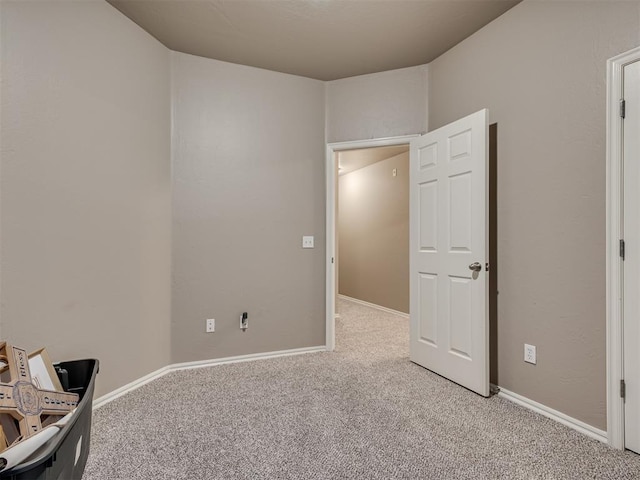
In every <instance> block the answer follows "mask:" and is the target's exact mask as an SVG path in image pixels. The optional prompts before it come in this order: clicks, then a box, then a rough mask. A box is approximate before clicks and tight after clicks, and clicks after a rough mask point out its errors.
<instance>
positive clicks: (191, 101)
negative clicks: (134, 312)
mask: <svg viewBox="0 0 640 480" xmlns="http://www.w3.org/2000/svg"><path fill="white" fill-rule="evenodd" d="M171 59H172V85H173V87H172V88H173V124H174V132H173V175H174V179H173V192H174V203H173V235H174V242H173V305H172V306H173V314H172V329H171V337H172V349H171V351H172V361H173V362H184V361H191V360H201V359H210V358H219V357H225V356H229V355H242V354H247V353H256V352H269V351H277V350H283V349H291V348H299V347H309V346H319V345H324V344H325V288H324V283H325V279H324V276H325V261H324V259H325V238H324V236H325V208H324V203H325V202H324V196H325V183H324V163H325V158H324V155H325V145H324V108H325V107H324V101H325V100H324V95H325V92H324V83H323V82H320V81H317V80H310V79H306V78H302V77H296V76H292V75H286V74H281V73H275V72H269V71H267V70H260V69H256V68H251V67H244V66H239V65H233V64H229V63H224V62H219V61H215V60H209V59H204V58H199V57H194V56H190V55H185V54H181V53H172V54H171ZM303 235H314V236H315V248H314V249H304V250H303V249H302V236H303ZM243 311H247V312H248V313H249V329H248V330H247V331H246V332H244V333H243V332H242V331H241V330H240V328H239V315H240V314H241V313H242V312H243ZM206 318H215V319H216V329H217V330H216V332H215V333H212V334H207V333H204V326H205V319H206Z"/></svg>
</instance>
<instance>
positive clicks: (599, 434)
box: [498, 387, 609, 443]
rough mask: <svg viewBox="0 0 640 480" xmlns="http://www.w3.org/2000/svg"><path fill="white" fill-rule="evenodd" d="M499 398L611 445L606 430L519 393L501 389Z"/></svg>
mask: <svg viewBox="0 0 640 480" xmlns="http://www.w3.org/2000/svg"><path fill="white" fill-rule="evenodd" d="M498 396H499V397H501V398H504V399H506V400H509V401H511V402H514V403H517V404H518V405H520V406H522V407H525V408H528V409H529V410H533V411H534V412H536V413H539V414H540V415H544V416H545V417H547V418H550V419H551V420H555V421H556V422H559V423H561V424H563V425H565V426H567V427H569V428H573V429H574V430H577V431H578V432H580V433H582V434H584V435H587V436H588V437H591V438H595V439H596V440H600V441H601V442H603V443H609V440H608V437H607V432H605V431H604V430H600V429H599V428H596V427H593V426H591V425H589V424H587V423H584V422H583V421H580V420H578V419H575V418H573V417H570V416H569V415H566V414H564V413H562V412H559V411H557V410H554V409H553V408H550V407H547V406H546V405H543V404H541V403H538V402H535V401H533V400H531V399H529V398H527V397H523V396H522V395H518V394H517V393H514V392H510V391H509V390H507V389H505V388H502V387H500V392H498Z"/></svg>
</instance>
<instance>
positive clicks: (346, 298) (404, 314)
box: [338, 294, 409, 318]
mask: <svg viewBox="0 0 640 480" xmlns="http://www.w3.org/2000/svg"><path fill="white" fill-rule="evenodd" d="M338 298H340V299H342V300H347V301H348V302H353V303H359V304H360V305H364V306H365V307H371V308H375V309H377V310H382V311H383V312H387V313H393V314H394V315H399V316H401V317H403V318H409V314H408V313H404V312H399V311H398V310H393V309H391V308H387V307H383V306H382V305H376V304H375V303H369V302H365V301H364V300H358V299H357V298H351V297H347V296H346V295H341V294H340V295H338Z"/></svg>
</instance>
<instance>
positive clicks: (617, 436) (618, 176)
mask: <svg viewBox="0 0 640 480" xmlns="http://www.w3.org/2000/svg"><path fill="white" fill-rule="evenodd" d="M638 60H640V47H637V48H634V49H633V50H629V51H628V52H625V53H622V54H620V55H617V56H615V57H613V58H611V59H609V60H608V61H607V194H606V196H607V227H606V228H607V250H606V251H607V253H606V255H607V271H606V282H607V438H608V443H609V445H610V446H612V447H614V448H619V449H623V448H624V401H623V400H622V398H620V380H621V379H622V378H623V373H624V370H623V353H624V352H623V348H622V345H623V343H622V342H623V328H622V315H621V313H622V282H621V279H622V263H621V260H620V252H619V242H620V239H621V238H622V236H621V234H622V226H623V225H622V214H623V211H622V207H623V205H622V199H621V194H622V181H623V177H622V175H623V172H622V119H621V118H620V99H621V98H622V94H623V83H622V82H623V68H624V66H625V65H628V64H629V63H633V62H635V61H638Z"/></svg>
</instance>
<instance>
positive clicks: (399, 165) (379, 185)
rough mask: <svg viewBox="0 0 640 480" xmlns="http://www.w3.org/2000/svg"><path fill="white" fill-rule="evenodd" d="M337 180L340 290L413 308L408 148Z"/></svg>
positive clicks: (402, 308)
mask: <svg viewBox="0 0 640 480" xmlns="http://www.w3.org/2000/svg"><path fill="white" fill-rule="evenodd" d="M394 169H395V170H396V173H397V176H395V177H394V176H393V174H392V172H393V170H394ZM338 185H339V192H340V195H339V207H338V243H339V248H340V263H339V264H338V271H339V288H340V294H342V295H347V296H349V297H352V298H357V299H359V300H364V301H366V302H370V303H374V304H376V305H381V306H383V307H387V308H391V309H393V310H398V311H400V312H405V313H409V152H406V153H401V154H400V155H396V156H394V157H391V158H388V159H386V160H382V161H380V162H377V163H374V164H373V165H369V166H368V167H365V168H361V169H359V170H356V171H354V172H350V173H347V174H345V175H342V176H340V178H339V182H338Z"/></svg>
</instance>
